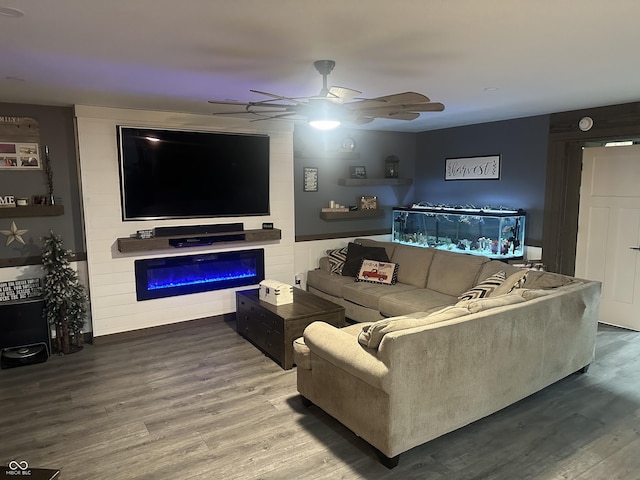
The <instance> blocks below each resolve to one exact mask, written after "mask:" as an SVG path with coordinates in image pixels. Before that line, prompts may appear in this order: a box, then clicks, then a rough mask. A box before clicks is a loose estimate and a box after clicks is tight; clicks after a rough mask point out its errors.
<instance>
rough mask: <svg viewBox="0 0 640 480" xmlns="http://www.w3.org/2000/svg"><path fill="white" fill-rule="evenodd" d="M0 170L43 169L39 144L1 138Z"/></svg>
mask: <svg viewBox="0 0 640 480" xmlns="http://www.w3.org/2000/svg"><path fill="white" fill-rule="evenodd" d="M0 170H42V162H41V159H40V149H39V148H38V144H37V143H13V142H4V141H2V140H0Z"/></svg>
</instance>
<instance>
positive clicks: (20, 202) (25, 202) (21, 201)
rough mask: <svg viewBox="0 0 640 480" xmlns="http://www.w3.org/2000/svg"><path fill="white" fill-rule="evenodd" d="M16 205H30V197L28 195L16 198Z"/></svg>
mask: <svg viewBox="0 0 640 480" xmlns="http://www.w3.org/2000/svg"><path fill="white" fill-rule="evenodd" d="M16 206H18V207H28V206H29V199H28V198H26V197H18V198H16Z"/></svg>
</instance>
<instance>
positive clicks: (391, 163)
mask: <svg viewBox="0 0 640 480" xmlns="http://www.w3.org/2000/svg"><path fill="white" fill-rule="evenodd" d="M399 166H400V159H399V158H398V157H396V156H395V155H389V156H388V157H387V158H385V159H384V176H385V178H398V177H399V175H400V172H399Z"/></svg>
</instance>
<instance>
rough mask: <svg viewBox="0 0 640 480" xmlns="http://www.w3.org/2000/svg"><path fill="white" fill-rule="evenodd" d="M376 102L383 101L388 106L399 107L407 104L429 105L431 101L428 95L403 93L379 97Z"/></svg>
mask: <svg viewBox="0 0 640 480" xmlns="http://www.w3.org/2000/svg"><path fill="white" fill-rule="evenodd" d="M374 100H378V101H383V102H385V103H386V104H387V105H398V104H407V103H427V102H430V101H431V100H430V99H429V97H427V96H426V95H423V94H422V93H416V92H403V93H394V94H391V95H385V96H384V97H377V98H375V99H374Z"/></svg>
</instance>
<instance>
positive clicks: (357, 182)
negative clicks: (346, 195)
mask: <svg viewBox="0 0 640 480" xmlns="http://www.w3.org/2000/svg"><path fill="white" fill-rule="evenodd" d="M412 183H413V178H339V179H338V185H344V186H345V187H359V186H371V185H411V184H412Z"/></svg>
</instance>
